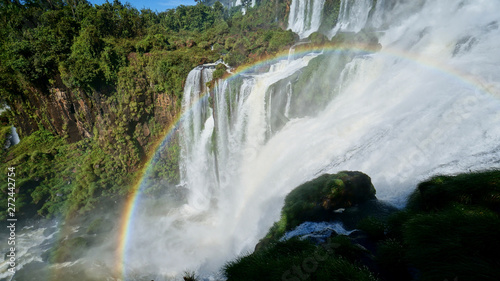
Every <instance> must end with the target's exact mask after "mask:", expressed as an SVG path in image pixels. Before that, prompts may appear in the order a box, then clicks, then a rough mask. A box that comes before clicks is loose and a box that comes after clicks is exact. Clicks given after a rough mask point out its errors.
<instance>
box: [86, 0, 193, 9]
mask: <svg viewBox="0 0 500 281" xmlns="http://www.w3.org/2000/svg"><path fill="white" fill-rule="evenodd" d="M89 1H90V3H92V4H99V5H100V4H102V3H106V0H89ZM109 2H110V3H113V0H109ZM120 2H122V3H123V4H125V3H126V2H129V3H130V4H131V5H132V6H133V7H135V8H137V9H138V10H141V9H142V8H149V9H151V10H153V11H158V12H162V11H164V10H167V9H172V8H175V7H177V6H179V5H185V6H189V5H195V4H196V2H194V0H128V1H127V0H120Z"/></svg>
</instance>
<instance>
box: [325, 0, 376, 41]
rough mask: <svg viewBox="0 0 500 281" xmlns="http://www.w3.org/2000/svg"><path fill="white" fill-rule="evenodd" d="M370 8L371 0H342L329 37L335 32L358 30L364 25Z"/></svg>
mask: <svg viewBox="0 0 500 281" xmlns="http://www.w3.org/2000/svg"><path fill="white" fill-rule="evenodd" d="M381 4H382V3H381ZM381 4H379V5H381ZM371 8H372V0H342V1H341V2H340V12H339V18H338V20H337V24H336V26H335V27H334V28H333V31H332V33H331V34H330V37H331V36H333V35H335V34H336V33H337V32H359V31H360V30H361V29H363V27H365V24H366V21H367V20H368V14H369V13H370V10H371Z"/></svg>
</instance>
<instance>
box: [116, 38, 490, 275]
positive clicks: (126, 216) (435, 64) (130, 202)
mask: <svg viewBox="0 0 500 281" xmlns="http://www.w3.org/2000/svg"><path fill="white" fill-rule="evenodd" d="M298 49H299V51H298V52H296V53H294V56H300V55H305V54H308V53H311V52H315V51H317V52H323V53H330V52H359V53H361V54H372V53H380V54H384V55H388V56H390V57H395V58H401V59H404V60H407V61H410V62H413V63H416V64H418V65H420V66H422V67H425V68H427V69H430V70H432V71H435V72H438V73H441V74H444V75H446V76H449V77H452V78H457V79H458V80H459V81H462V82H463V83H465V84H467V85H469V86H472V87H474V88H478V89H480V90H482V91H484V92H486V93H489V94H492V95H498V93H496V92H495V93H493V92H492V91H491V89H490V87H488V86H487V85H486V82H485V81H482V80H480V79H478V78H477V77H474V76H472V75H468V74H465V73H462V72H460V71H458V70H457V69H455V68H452V67H450V66H449V65H447V64H444V63H443V62H440V61H437V60H436V59H430V58H426V57H424V56H418V55H416V54H412V53H410V52H405V51H402V50H398V49H395V48H387V47H384V48H382V49H379V48H376V47H375V46H369V45H363V44H349V45H335V46H315V47H304V45H301V46H300V47H298ZM288 56H289V54H288V52H286V53H285V52H282V53H280V54H278V55H276V56H274V57H269V58H266V59H263V60H260V61H257V62H255V63H253V64H249V65H244V66H242V67H239V68H238V69H237V70H236V71H235V72H234V73H231V76H229V77H228V78H226V80H230V79H233V78H235V77H237V76H239V75H242V74H245V73H247V72H251V71H253V70H254V69H257V68H259V67H262V66H265V65H271V64H272V63H276V62H278V61H280V60H283V59H285V58H288ZM206 97H207V93H205V94H203V95H202V96H200V98H199V99H198V100H197V101H195V102H193V104H192V105H191V108H189V109H188V110H187V111H186V112H185V113H183V114H182V115H179V116H178V118H176V119H175V122H174V123H173V124H172V125H171V127H170V128H169V129H168V130H167V132H166V134H165V137H163V138H160V141H159V142H158V143H157V144H156V145H153V148H154V149H152V150H151V153H150V155H149V156H148V157H147V159H149V160H148V161H147V164H146V165H144V168H143V169H142V170H141V172H140V173H139V175H140V176H139V177H137V180H136V182H135V184H134V185H133V188H132V192H131V194H130V195H129V196H128V198H127V200H126V203H125V206H124V211H123V215H122V218H121V223H120V228H119V229H120V230H119V237H118V239H119V242H118V247H117V251H116V265H115V272H116V274H118V275H121V277H123V278H125V277H126V272H125V271H126V268H125V261H126V250H127V249H126V247H127V244H128V241H129V239H130V232H131V225H132V221H133V215H134V212H135V210H136V209H137V205H138V201H139V197H140V193H141V190H142V188H143V186H142V185H143V184H144V179H145V177H146V176H147V175H148V173H149V171H150V169H151V166H152V165H151V164H152V163H153V162H154V159H155V155H157V151H159V150H160V148H162V147H163V146H164V145H167V143H168V141H169V140H170V138H171V137H172V135H173V132H174V131H175V129H176V128H177V127H178V125H179V123H180V121H181V120H182V119H183V117H184V116H185V114H186V113H187V112H189V111H190V110H192V108H193V105H195V104H196V103H199V102H200V101H202V100H203V99H205V98H206Z"/></svg>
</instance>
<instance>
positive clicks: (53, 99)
mask: <svg viewBox="0 0 500 281" xmlns="http://www.w3.org/2000/svg"><path fill="white" fill-rule="evenodd" d="M135 62H137V59H136V58H131V64H132V68H134V67H137V65H134V63H135ZM133 74H135V75H134V76H135V77H131V78H130V81H128V82H127V84H128V85H123V84H119V85H116V87H108V88H105V89H103V90H101V91H95V90H92V91H91V92H90V93H89V92H88V91H84V90H82V89H69V88H68V87H66V86H64V84H63V83H62V82H61V81H60V79H56V83H54V85H53V87H51V88H49V89H47V90H40V89H37V88H35V87H29V91H26V92H25V93H24V94H23V95H21V96H20V97H18V99H16V100H14V101H13V102H11V104H10V107H11V109H12V112H13V114H14V120H15V126H16V127H17V128H18V132H19V134H20V136H21V137H23V136H27V135H30V134H31V133H33V132H34V131H37V130H38V129H40V127H42V128H44V129H46V130H49V131H51V132H52V133H54V134H56V135H59V136H61V137H66V138H67V141H68V142H70V143H73V142H77V141H80V140H82V139H86V138H92V137H94V136H97V138H98V139H99V140H100V141H102V142H105V141H111V142H112V143H114V142H115V141H116V139H117V133H118V132H119V133H120V134H121V136H122V137H124V138H127V139H129V138H130V139H131V140H133V141H134V142H136V143H137V144H138V145H139V146H140V147H144V146H145V145H146V144H147V143H148V142H149V141H150V140H151V136H152V133H154V132H156V131H158V130H161V129H162V128H164V127H166V126H168V125H169V124H171V123H172V122H173V120H174V119H175V116H176V115H177V114H178V111H179V109H178V106H176V104H177V97H176V95H174V94H172V93H168V92H166V91H161V92H160V91H156V90H155V86H156V85H155V81H152V79H148V75H146V73H145V72H143V73H140V72H138V71H136V72H134V73H133ZM123 134H124V135H123ZM113 139H114V141H113Z"/></svg>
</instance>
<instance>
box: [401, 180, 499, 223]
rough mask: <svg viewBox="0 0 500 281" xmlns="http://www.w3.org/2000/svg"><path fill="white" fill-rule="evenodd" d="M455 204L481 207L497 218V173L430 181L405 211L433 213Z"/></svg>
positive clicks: (414, 196) (416, 194)
mask: <svg viewBox="0 0 500 281" xmlns="http://www.w3.org/2000/svg"><path fill="white" fill-rule="evenodd" d="M455 203H460V204H464V205H468V206H484V207H487V208H489V209H491V210H492V211H494V212H496V213H497V214H499V213H500V171H487V172H479V173H469V174H461V175H457V176H436V177H433V178H432V179H430V180H428V181H425V182H422V183H420V184H419V185H418V188H417V189H416V190H415V192H414V193H413V194H412V195H411V196H410V200H409V201H408V208H409V209H411V210H415V211H435V210H440V209H443V208H445V207H447V206H449V205H450V204H455Z"/></svg>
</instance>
